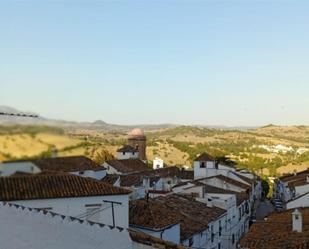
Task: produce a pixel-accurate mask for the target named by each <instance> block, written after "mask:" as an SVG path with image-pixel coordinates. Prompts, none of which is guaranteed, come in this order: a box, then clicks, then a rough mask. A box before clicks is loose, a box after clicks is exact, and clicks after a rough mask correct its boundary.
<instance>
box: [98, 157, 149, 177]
mask: <svg viewBox="0 0 309 249" xmlns="http://www.w3.org/2000/svg"><path fill="white" fill-rule="evenodd" d="M103 167H105V168H106V170H107V173H108V174H118V175H126V174H132V173H137V172H142V171H147V170H150V168H149V167H148V166H147V164H146V163H144V162H143V161H142V160H140V159H121V160H119V159H117V160H110V161H106V162H105V163H104V164H103Z"/></svg>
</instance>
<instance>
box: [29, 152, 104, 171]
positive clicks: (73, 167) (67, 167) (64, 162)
mask: <svg viewBox="0 0 309 249" xmlns="http://www.w3.org/2000/svg"><path fill="white" fill-rule="evenodd" d="M32 163H34V164H35V165H37V166H38V167H39V168H40V169H41V170H54V171H63V172H73V171H83V170H95V171H97V170H104V167H101V166H100V165H98V164H97V163H95V162H94V161H92V160H91V159H90V158H88V157H85V156H70V157H52V158H43V159H39V160H35V161H32Z"/></svg>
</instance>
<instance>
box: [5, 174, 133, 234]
mask: <svg viewBox="0 0 309 249" xmlns="http://www.w3.org/2000/svg"><path fill="white" fill-rule="evenodd" d="M129 193H130V192H129V191H128V190H125V189H122V188H117V187H114V186H111V185H108V184H105V183H102V182H98V181H96V180H93V179H90V178H86V177H79V176H74V175H70V174H65V175H64V174H57V175H49V174H44V175H42V174H39V175H31V176H16V177H13V176H12V177H0V201H6V202H10V203H15V204H19V205H23V206H26V207H31V208H37V209H43V210H51V211H53V212H56V213H60V214H63V215H68V216H73V217H77V218H80V219H87V220H91V221H94V222H100V223H104V224H109V225H112V226H121V227H125V228H127V227H128V196H129Z"/></svg>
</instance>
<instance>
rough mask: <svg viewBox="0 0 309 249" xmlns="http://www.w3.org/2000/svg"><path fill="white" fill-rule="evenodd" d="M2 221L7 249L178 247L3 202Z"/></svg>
mask: <svg viewBox="0 0 309 249" xmlns="http://www.w3.org/2000/svg"><path fill="white" fill-rule="evenodd" d="M0 220H1V222H2V223H3V224H5V226H4V225H3V226H0V234H1V236H0V245H1V248H5V249H16V248H29V249H30V248H31V249H42V248H44V249H55V248H61V249H72V248H74V249H97V248H109V249H152V248H162V249H168V248H171V246H173V248H175V249H177V246H176V245H172V244H167V243H165V242H164V241H162V240H158V239H155V238H153V237H151V236H145V235H144V234H141V233H138V232H135V231H131V230H127V229H124V228H120V227H119V228H112V227H110V226H107V225H105V224H101V223H93V222H88V221H85V220H80V219H76V218H73V217H69V216H64V215H59V214H56V213H53V212H49V211H43V210H41V211H39V210H36V209H31V208H25V207H23V206H19V205H15V204H8V203H6V204H3V203H0Z"/></svg>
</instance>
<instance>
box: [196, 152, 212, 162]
mask: <svg viewBox="0 0 309 249" xmlns="http://www.w3.org/2000/svg"><path fill="white" fill-rule="evenodd" d="M194 161H195V162H201V161H202V162H204V161H215V158H214V157H213V156H211V155H209V154H207V153H202V154H201V155H199V156H198V157H197V158H195V159H194Z"/></svg>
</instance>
